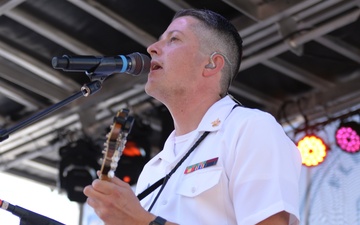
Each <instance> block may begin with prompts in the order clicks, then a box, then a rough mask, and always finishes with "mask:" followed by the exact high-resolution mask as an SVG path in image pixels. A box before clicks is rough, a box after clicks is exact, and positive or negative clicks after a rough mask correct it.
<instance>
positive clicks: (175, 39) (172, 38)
mask: <svg viewBox="0 0 360 225" xmlns="http://www.w3.org/2000/svg"><path fill="white" fill-rule="evenodd" d="M177 40H179V39H178V38H176V37H171V38H170V42H174V41H177Z"/></svg>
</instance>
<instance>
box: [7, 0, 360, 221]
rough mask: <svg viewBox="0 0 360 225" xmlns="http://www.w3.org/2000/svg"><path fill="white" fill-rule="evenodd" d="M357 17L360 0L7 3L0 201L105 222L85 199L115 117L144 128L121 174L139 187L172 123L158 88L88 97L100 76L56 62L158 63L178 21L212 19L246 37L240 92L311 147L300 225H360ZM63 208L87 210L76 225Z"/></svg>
mask: <svg viewBox="0 0 360 225" xmlns="http://www.w3.org/2000/svg"><path fill="white" fill-rule="evenodd" d="M359 7H360V1H359V0H346V1H344V0H325V1H321V0H146V1H141V0H132V1H125V0H101V1H95V0H58V1H52V0H31V1H25V0H2V1H0V15H1V17H0V126H1V132H0V137H1V139H2V141H1V142H0V172H1V185H0V199H3V200H5V201H9V202H10V203H12V204H15V205H20V206H22V207H24V206H26V207H27V208H28V209H30V210H33V211H36V212H38V213H42V214H44V215H46V216H49V217H52V218H56V219H57V220H59V221H61V222H63V223H66V224H69V225H76V224H79V225H81V224H84V225H85V224H86V225H89V224H93V225H95V224H101V222H99V221H98V219H97V218H96V216H95V215H94V213H93V212H92V211H91V209H90V208H89V207H88V206H86V204H84V201H85V197H84V196H83V194H82V188H83V187H84V186H85V185H87V184H89V183H90V182H91V180H92V179H94V177H95V175H94V172H95V171H96V170H98V169H99V167H100V165H101V161H100V158H101V157H102V153H101V151H102V149H103V143H104V142H105V141H106V137H105V135H106V134H107V133H108V132H109V130H110V125H111V124H112V122H113V117H114V116H115V115H116V113H117V112H118V111H119V110H121V109H123V108H127V109H129V110H130V115H131V116H132V117H133V118H135V122H134V125H133V129H132V131H131V133H130V134H129V136H128V146H126V148H125V150H126V151H125V152H124V155H123V156H122V157H121V160H120V161H119V164H118V169H117V172H116V175H117V176H119V177H120V178H121V179H123V180H125V181H127V182H129V183H130V184H131V185H133V186H135V185H136V181H137V176H138V174H139V173H140V171H141V169H142V166H143V165H144V164H145V163H146V162H147V161H148V160H149V159H150V158H151V157H152V156H153V155H154V154H156V153H157V152H159V151H160V150H161V148H162V145H163V143H164V140H165V138H166V137H167V135H168V134H169V132H171V130H172V129H173V127H172V126H173V125H172V121H171V118H170V116H169V113H168V111H167V110H166V108H165V107H164V106H163V105H162V104H161V103H160V102H158V101H157V100H155V99H153V98H151V97H149V96H147V95H146V93H145V92H144V84H145V82H146V79H147V77H146V76H132V75H129V74H113V75H111V76H108V77H106V79H105V80H102V81H101V84H102V85H101V86H102V87H101V89H100V90H99V91H98V92H96V93H94V94H91V95H90V96H83V95H82V92H81V90H82V88H83V87H87V85H88V84H89V83H90V82H92V81H94V77H92V76H90V75H89V74H86V73H85V72H64V71H62V70H56V69H54V68H53V67H52V64H51V63H52V58H53V57H58V56H63V55H69V56H74V55H95V56H116V55H128V54H131V53H134V52H140V53H142V54H147V52H146V47H147V46H148V45H150V44H151V43H153V42H155V41H156V40H157V39H158V37H159V36H160V35H161V34H162V33H163V31H164V30H165V29H166V27H167V26H168V24H169V23H170V20H171V18H172V16H173V15H174V13H175V11H177V10H179V9H183V8H206V9H210V10H213V11H216V12H218V13H220V14H222V15H224V16H225V17H226V18H227V19H229V20H230V21H231V22H232V23H233V24H234V25H235V27H236V28H237V29H238V31H239V33H240V35H241V36H242V37H243V41H244V55H243V62H242V65H241V67H240V71H239V75H238V76H237V78H236V80H235V82H234V83H233V84H232V86H231V87H230V94H232V95H233V96H234V97H235V98H237V99H238V100H239V101H240V102H241V103H242V104H243V105H245V106H247V107H250V108H258V109H261V110H263V111H266V112H269V113H271V114H272V115H273V116H274V117H275V118H276V119H277V120H278V121H279V123H281V124H282V125H283V127H284V130H285V131H286V132H287V134H288V135H289V137H290V138H291V139H292V140H293V141H294V142H295V143H296V144H298V145H299V151H301V154H302V157H303V164H304V165H303V173H302V180H301V184H302V194H301V200H302V202H301V220H302V221H301V224H302V225H313V224H314V225H321V224H327V225H329V224H334V225H340V224H346V225H348V224H360V216H359V215H360V192H359V191H358V190H359V188H360V155H359V154H360V153H358V151H359V149H360V146H359V145H360V144H359V135H360V128H359V127H360V125H359V123H360V115H359V112H360V111H359V110H360V88H359V87H360V54H359V53H360V19H359V15H360V9H359ZM70 99H71V101H70ZM64 102H66V103H67V104H64V106H62V107H59V109H57V110H55V111H52V112H51V113H48V111H49V108H52V107H54V105H59V104H61V103H64ZM44 112H46V115H44V116H41V117H40V116H39V117H38V118H37V119H36V120H34V119H33V118H34V117H35V116H36V115H41V114H42V113H44ZM24 123H26V126H25V125H22V124H24ZM20 125H21V126H20ZM14 186H16V187H17V188H15V187H14ZM33 188H34V189H33ZM30 190H31V191H30ZM47 192H49V194H51V195H52V196H54V197H53V198H54V199H52V198H50V197H47V194H46V193H47ZM21 193H28V194H27V195H22V194H21ZM13 195H15V196H13ZM31 197H33V198H35V199H36V201H34V200H33V199H32V198H31ZM55 199H56V200H55ZM27 202H28V203H27ZM29 202H30V203H29ZM55 202H57V203H56V204H55ZM35 203H38V204H37V205H40V206H39V207H38V206H36V204H35ZM60 206H61V207H60ZM41 207H43V208H44V209H42V208H41ZM57 207H60V208H61V209H60V210H59V209H58V208H57ZM49 209H53V210H52V211H56V212H57V213H59V212H60V214H52V213H50V212H49V211H48V210H49ZM65 209H72V210H71V212H75V213H73V214H74V216H71V218H72V220H71V221H65V218H70V212H67V211H65ZM2 211H3V210H2ZM9 217H10V218H14V220H15V222H14V224H19V219H18V218H17V217H16V216H14V215H12V214H10V213H9V212H6V211H3V212H0V223H1V224H3V222H6V224H10V222H9V220H11V219H9ZM15 218H16V219H15Z"/></svg>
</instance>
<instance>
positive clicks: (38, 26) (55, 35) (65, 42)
mask: <svg viewBox="0 0 360 225" xmlns="http://www.w3.org/2000/svg"><path fill="white" fill-rule="evenodd" d="M5 15H6V16H7V17H9V18H11V19H12V20H15V21H16V22H18V23H20V24H22V25H23V26H25V27H27V28H29V29H30V30H33V31H34V32H37V33H38V34H40V35H42V36H44V37H45V38H47V39H49V40H51V41H52V42H54V43H57V44H58V45H60V46H62V47H64V48H66V49H68V50H69V51H71V52H73V53H75V54H79V55H101V53H100V52H98V51H96V50H95V49H93V48H91V47H89V46H88V45H85V44H83V43H82V42H80V41H78V40H76V39H75V38H73V37H71V36H69V35H67V34H66V33H64V32H63V31H61V30H59V29H56V28H55V27H54V26H51V25H50V24H49V23H46V22H45V21H44V20H41V19H38V18H36V17H35V16H33V15H31V14H30V13H27V12H26V11H24V10H22V9H20V8H14V9H12V10H11V11H8V12H6V13H5Z"/></svg>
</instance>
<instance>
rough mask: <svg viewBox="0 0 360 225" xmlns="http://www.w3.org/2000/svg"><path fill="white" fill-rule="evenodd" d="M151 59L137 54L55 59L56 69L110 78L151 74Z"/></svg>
mask: <svg viewBox="0 0 360 225" xmlns="http://www.w3.org/2000/svg"><path fill="white" fill-rule="evenodd" d="M150 61H151V60H150V58H149V56H147V55H144V54H141V53H138V52H135V53H131V54H129V55H126V56H124V55H117V56H68V55H63V56H62V57H53V58H52V66H53V68H54V69H62V70H63V71H69V72H85V73H86V75H102V76H104V75H105V76H109V75H111V74H113V73H127V74H131V75H134V76H138V75H147V74H148V73H149V72H150Z"/></svg>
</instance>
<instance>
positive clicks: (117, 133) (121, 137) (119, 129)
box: [100, 109, 134, 180]
mask: <svg viewBox="0 0 360 225" xmlns="http://www.w3.org/2000/svg"><path fill="white" fill-rule="evenodd" d="M133 123H134V118H133V117H132V116H129V110H128V109H122V110H120V111H119V112H117V114H116V116H115V117H114V121H113V124H112V125H111V126H110V128H111V130H110V132H109V133H108V134H107V136H106V137H107V140H106V142H105V143H104V146H105V148H104V150H103V154H104V155H103V161H102V166H101V169H100V179H101V180H110V179H111V178H112V177H113V176H114V173H115V170H116V167H117V165H118V161H119V159H120V156H121V154H122V151H123V150H124V147H125V144H126V138H127V135H128V134H129V133H130V130H131V128H132V125H133Z"/></svg>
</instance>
